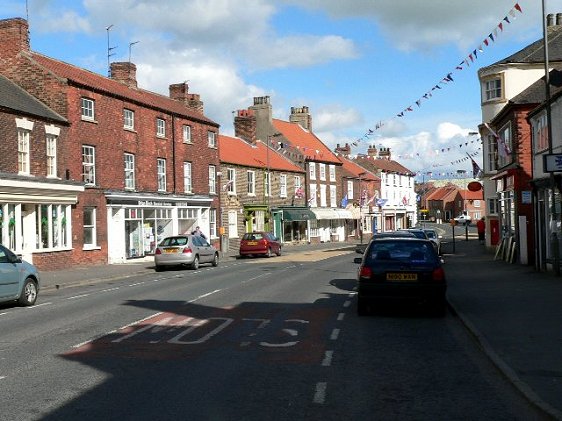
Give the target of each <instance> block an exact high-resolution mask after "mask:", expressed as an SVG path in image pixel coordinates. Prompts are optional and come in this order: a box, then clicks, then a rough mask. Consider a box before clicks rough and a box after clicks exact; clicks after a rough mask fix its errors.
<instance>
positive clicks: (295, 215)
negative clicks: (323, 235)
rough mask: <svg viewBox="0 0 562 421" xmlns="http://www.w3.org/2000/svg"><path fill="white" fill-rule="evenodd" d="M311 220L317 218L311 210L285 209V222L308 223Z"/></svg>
mask: <svg viewBox="0 0 562 421" xmlns="http://www.w3.org/2000/svg"><path fill="white" fill-rule="evenodd" d="M310 219H316V216H315V215H314V213H312V212H311V211H310V210H309V209H283V220H284V221H308V220H310Z"/></svg>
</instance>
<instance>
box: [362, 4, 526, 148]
mask: <svg viewBox="0 0 562 421" xmlns="http://www.w3.org/2000/svg"><path fill="white" fill-rule="evenodd" d="M517 12H518V13H523V9H522V8H521V6H520V5H519V3H515V5H514V6H513V7H512V8H511V10H510V11H509V12H508V13H507V14H506V15H505V17H504V18H503V19H502V20H500V22H499V23H498V24H497V25H496V27H495V28H494V29H493V30H492V31H491V32H490V33H489V34H488V36H486V37H485V38H484V39H483V40H482V42H481V43H480V44H479V45H478V47H477V48H474V49H473V50H472V51H471V52H469V53H468V54H467V56H466V57H465V58H464V59H463V60H462V61H461V62H460V63H459V64H457V65H456V66H455V67H454V68H453V69H452V70H451V71H450V72H448V73H447V74H446V75H445V76H444V77H443V78H442V79H441V80H439V82H437V83H436V84H435V85H434V86H432V87H431V89H429V90H428V91H427V92H426V93H424V94H423V95H422V96H421V97H420V98H419V99H417V100H416V101H414V103H415V104H416V106H417V108H420V107H421V106H422V102H423V101H427V100H429V99H431V98H432V97H433V94H434V93H435V92H436V91H438V90H440V89H443V87H444V86H446V85H448V84H451V83H453V82H454V78H453V74H454V73H455V72H459V71H462V70H465V69H466V68H468V67H470V65H471V64H473V63H474V62H475V61H476V60H477V59H478V55H479V54H482V53H483V52H484V48H485V47H490V46H491V45H492V43H494V42H495V41H496V39H497V38H498V35H499V34H500V33H502V32H503V30H504V24H511V22H512V21H513V20H515V19H516V17H517ZM455 77H456V76H455ZM414 110H415V108H414V106H413V105H410V106H408V107H405V108H404V109H403V110H402V111H400V112H399V113H397V114H395V115H394V116H393V117H392V118H391V119H394V118H403V117H405V116H407V114H408V113H411V112H413V111H414ZM388 120H390V119H387V121H388ZM386 124H387V122H385V121H382V120H381V121H379V122H377V123H376V124H375V126H374V127H373V128H370V129H368V130H367V132H366V133H365V134H364V135H363V136H362V137H360V138H358V139H357V140H355V141H354V142H352V143H351V145H352V146H358V145H359V143H360V142H362V141H363V140H365V139H369V138H370V137H371V136H372V135H373V134H374V133H375V132H376V131H377V130H379V129H381V128H382V127H384V126H385V125H386Z"/></svg>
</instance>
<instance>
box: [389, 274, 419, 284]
mask: <svg viewBox="0 0 562 421" xmlns="http://www.w3.org/2000/svg"><path fill="white" fill-rule="evenodd" d="M386 280H387V281H391V282H409V281H417V280H418V274H417V273H387V274H386Z"/></svg>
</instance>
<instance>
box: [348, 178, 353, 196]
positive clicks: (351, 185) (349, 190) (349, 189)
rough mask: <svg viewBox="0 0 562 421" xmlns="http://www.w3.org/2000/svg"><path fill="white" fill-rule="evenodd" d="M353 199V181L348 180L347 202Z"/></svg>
mask: <svg viewBox="0 0 562 421" xmlns="http://www.w3.org/2000/svg"><path fill="white" fill-rule="evenodd" d="M352 199H353V180H347V200H352Z"/></svg>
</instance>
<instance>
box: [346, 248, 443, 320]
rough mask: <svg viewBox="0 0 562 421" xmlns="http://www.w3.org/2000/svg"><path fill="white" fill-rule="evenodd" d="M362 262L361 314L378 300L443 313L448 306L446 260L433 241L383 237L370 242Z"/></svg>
mask: <svg viewBox="0 0 562 421" xmlns="http://www.w3.org/2000/svg"><path fill="white" fill-rule="evenodd" d="M354 261H355V262H356V263H359V264H360V266H359V271H358V276H357V281H358V286H357V313H358V314H359V315H360V316H362V315H365V314H366V313H367V310H368V308H369V307H371V306H374V305H376V304H377V303H379V304H382V303H393V302H406V303H411V304H414V305H418V304H424V305H429V306H431V308H432V309H433V310H434V311H435V312H436V313H437V314H439V315H443V314H444V313H445V309H446V299H445V292H446V291H447V282H446V279H445V271H444V270H443V266H442V264H443V261H442V260H441V258H440V257H439V256H438V254H437V252H436V251H435V247H434V246H433V243H432V242H431V241H429V240H424V239H419V238H407V237H404V238H398V237H395V238H379V239H373V240H371V241H370V242H369V244H368V246H367V250H365V253H364V254H363V257H358V258H355V259H354Z"/></svg>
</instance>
